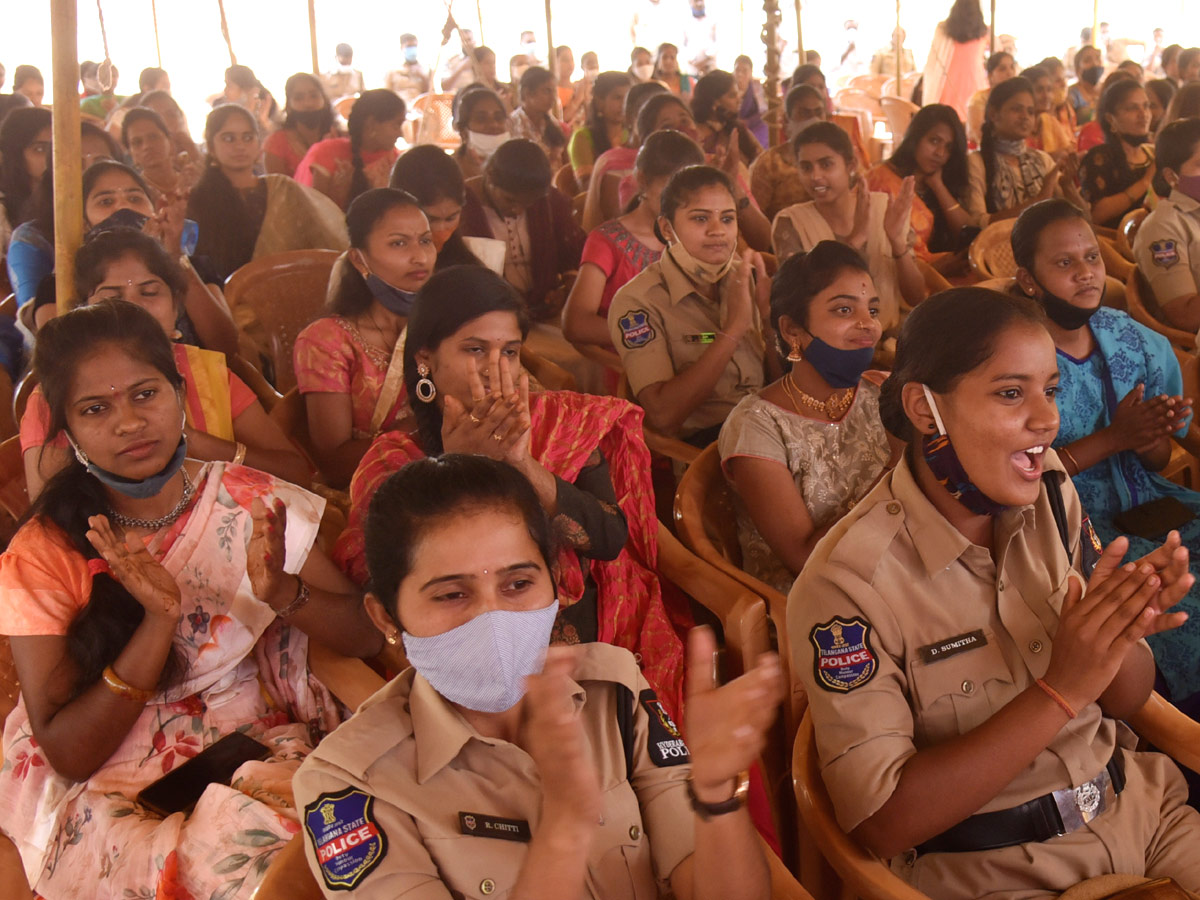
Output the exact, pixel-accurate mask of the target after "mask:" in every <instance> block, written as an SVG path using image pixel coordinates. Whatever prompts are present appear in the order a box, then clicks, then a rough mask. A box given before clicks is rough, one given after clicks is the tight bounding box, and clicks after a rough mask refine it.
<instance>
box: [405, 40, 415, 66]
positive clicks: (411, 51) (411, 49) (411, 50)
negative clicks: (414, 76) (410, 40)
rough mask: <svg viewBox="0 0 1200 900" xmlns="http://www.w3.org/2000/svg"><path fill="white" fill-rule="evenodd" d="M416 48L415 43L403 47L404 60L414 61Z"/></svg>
mask: <svg viewBox="0 0 1200 900" xmlns="http://www.w3.org/2000/svg"><path fill="white" fill-rule="evenodd" d="M417 49H418V48H417V46H416V45H415V44H414V45H410V46H408V47H405V48H404V61H405V62H410V63H415V62H416V61H417Z"/></svg>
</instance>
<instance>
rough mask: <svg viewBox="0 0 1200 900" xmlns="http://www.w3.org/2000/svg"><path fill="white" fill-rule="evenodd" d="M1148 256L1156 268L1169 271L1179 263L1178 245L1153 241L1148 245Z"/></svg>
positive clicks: (1171, 242)
mask: <svg viewBox="0 0 1200 900" xmlns="http://www.w3.org/2000/svg"><path fill="white" fill-rule="evenodd" d="M1150 254H1151V256H1152V258H1153V260H1154V264H1155V265H1156V266H1160V267H1162V268H1164V269H1169V268H1171V266H1173V265H1175V263H1177V262H1179V245H1178V244H1177V243H1176V242H1175V241H1170V240H1165V241H1154V242H1153V243H1152V244H1151V245H1150Z"/></svg>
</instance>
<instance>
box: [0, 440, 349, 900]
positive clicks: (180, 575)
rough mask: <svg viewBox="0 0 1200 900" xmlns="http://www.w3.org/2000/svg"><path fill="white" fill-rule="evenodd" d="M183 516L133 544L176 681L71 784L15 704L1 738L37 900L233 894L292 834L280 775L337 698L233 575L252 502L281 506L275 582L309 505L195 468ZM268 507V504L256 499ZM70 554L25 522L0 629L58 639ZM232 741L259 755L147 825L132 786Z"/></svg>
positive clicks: (300, 639)
mask: <svg viewBox="0 0 1200 900" xmlns="http://www.w3.org/2000/svg"><path fill="white" fill-rule="evenodd" d="M197 485H198V490H199V496H198V499H197V500H196V501H195V503H194V504H193V506H192V508H191V510H190V511H189V512H188V513H187V514H186V515H185V516H184V518H182V519H180V520H179V521H178V522H176V523H175V524H174V525H173V526H171V527H170V528H169V529H168V530H167V531H165V532H159V533H158V534H156V535H154V536H153V537H152V538H151V539H150V541H149V542H148V544H147V546H148V547H149V549H150V551H151V553H153V555H154V556H155V558H157V559H158V560H159V561H160V562H161V563H162V564H163V566H164V567H166V569H167V570H168V571H169V572H171V574H172V575H174V576H175V579H176V581H177V583H178V584H179V587H180V590H181V592H182V601H183V610H182V615H181V616H180V620H179V626H178V630H177V632H176V636H175V642H174V647H175V652H176V653H177V654H178V655H179V656H180V658H181V661H182V662H183V664H184V670H183V671H184V675H183V678H182V680H181V681H180V682H179V683H177V684H175V685H173V686H171V687H170V688H168V689H167V690H165V691H163V692H161V693H159V694H157V695H156V696H155V697H154V698H153V699H151V700H150V701H149V702H148V703H147V704H146V706H145V708H144V709H143V711H142V713H141V715H140V716H139V717H138V719H137V721H136V722H135V723H134V725H133V727H132V728H131V729H130V730H129V733H128V734H127V735H126V737H125V740H124V741H123V742H122V743H121V745H120V746H119V747H118V748H117V750H116V751H115V752H114V753H113V754H112V756H111V757H110V758H109V759H108V760H107V761H106V762H105V763H104V764H103V765H102V766H101V767H100V768H99V769H97V770H96V772H95V773H93V775H92V776H91V777H90V778H89V779H88V780H87V781H86V782H79V783H76V782H72V781H69V780H68V779H66V778H63V777H62V776H60V775H58V774H57V773H56V772H55V771H54V770H53V768H51V766H50V764H49V763H48V762H47V760H46V758H45V755H44V753H43V751H42V749H41V748H40V747H39V746H38V743H37V741H36V740H35V739H34V737H33V735H32V732H31V728H30V724H29V717H28V715H27V713H26V711H25V703H24V698H22V699H21V701H20V702H19V703H18V704H17V707H16V709H14V710H13V711H12V713H10V714H9V716H8V720H7V722H6V723H5V728H4V745H3V747H4V766H3V768H2V769H0V822H2V823H3V826H4V829H5V832H6V833H7V834H8V835H9V836H10V837H12V838H13V840H14V842H15V843H16V845H17V847H18V849H19V850H20V853H21V861H22V863H23V864H24V866H25V871H26V876H27V878H28V879H29V883H30V884H31V885H32V886H33V888H34V890H35V891H36V892H37V893H38V894H39V895H40V896H41V897H45V898H47V900H53V898H59V897H63V898H67V897H72V898H73V897H78V896H81V894H80V890H81V886H82V885H87V886H88V887H87V889H86V896H87V897H89V898H97V900H99V898H114V900H118V898H119V900H130V898H154V897H161V898H165V897H174V898H204V900H209V898H221V900H234V898H247V897H249V896H250V894H251V892H252V891H253V890H254V888H255V887H256V886H257V885H258V883H259V882H260V881H261V880H262V877H263V874H264V873H265V872H266V870H267V868H268V866H269V865H270V863H271V859H272V858H273V857H274V855H275V854H276V853H277V852H278V851H279V850H280V849H282V848H283V846H284V844H286V843H287V842H288V841H289V840H290V839H291V837H292V836H293V835H294V834H296V833H297V832H298V831H299V824H298V823H297V821H296V813H295V810H294V808H293V806H294V805H293V802H292V792H291V777H292V774H293V773H294V772H295V770H296V769H297V768H298V767H299V765H300V762H301V761H302V760H303V759H304V757H305V756H306V755H307V754H308V753H309V751H310V750H311V749H312V746H313V744H314V742H315V741H316V740H317V739H319V737H320V735H321V734H323V733H324V732H327V731H329V730H331V729H333V728H334V727H336V726H337V724H338V722H339V717H338V713H337V705H336V701H334V699H333V698H332V697H331V696H330V695H329V693H328V691H327V690H326V689H325V688H324V686H323V685H321V684H320V683H319V682H317V681H316V680H315V679H314V678H312V677H311V675H310V674H309V673H308V669H307V664H306V661H307V657H308V638H307V636H306V635H305V634H303V633H302V632H300V631H299V630H298V629H295V628H292V627H291V626H289V625H287V624H284V623H283V622H282V621H281V620H279V619H277V618H276V616H275V614H274V612H273V611H272V610H271V609H270V608H269V607H267V606H266V605H265V604H263V603H261V602H259V601H258V600H257V599H255V598H254V596H253V594H252V592H251V590H250V585H249V578H248V577H247V575H246V546H247V543H248V541H249V536H250V528H251V523H250V514H249V506H250V502H251V500H252V499H253V498H254V497H262V498H264V499H267V498H271V497H280V498H282V499H283V500H284V502H285V503H286V504H287V510H288V523H287V534H286V543H287V563H286V569H287V571H288V572H296V571H298V570H299V569H300V568H301V566H302V565H303V564H304V561H305V559H306V558H307V556H308V552H309V550H310V548H311V547H312V544H313V541H314V540H315V538H316V534H317V527H318V524H319V522H320V518H321V512H322V510H323V507H324V501H323V500H321V499H320V498H318V497H315V496H313V495H312V494H309V493H308V492H306V491H303V490H301V489H300V488H297V487H294V486H292V485H290V484H287V483H286V482H282V481H277V480H275V479H274V478H272V477H271V476H270V475H266V474H264V473H262V472H258V471H257V470H254V469H248V468H245V467H242V466H227V465H226V464H225V463H207V464H205V466H204V467H203V468H202V469H201V471H200V474H199V475H198V476H197ZM267 502H270V501H269V499H267ZM91 577H92V576H91V575H90V573H89V570H88V567H87V563H86V561H85V560H84V558H83V557H82V556H81V555H80V554H79V553H78V552H77V551H75V550H74V548H73V547H71V546H70V545H69V543H68V542H67V540H66V538H65V537H64V536H63V535H62V534H61V533H60V532H58V531H57V529H55V528H54V526H53V525H43V524H42V523H41V522H40V521H38V520H34V521H32V522H30V523H28V524H27V525H25V526H24V527H23V528H22V529H21V531H20V532H19V533H18V534H17V536H16V537H15V538H14V539H13V542H12V544H11V545H10V546H9V550H8V552H6V553H5V554H4V556H3V557H0V630H3V631H4V632H5V633H8V634H13V635H34V634H65V633H66V628H67V626H68V625H69V623H70V621H71V619H73V618H74V617H75V615H77V614H78V612H79V610H80V609H82V608H83V606H84V605H86V603H87V596H88V595H89V593H90V590H91ZM233 731H246V732H248V733H249V734H250V735H251V736H253V737H254V738H256V739H258V740H259V741H261V742H263V743H264V744H266V745H267V746H268V747H269V748H270V751H271V756H270V757H269V758H268V759H267V760H266V761H264V762H250V763H246V764H245V765H243V766H242V767H241V768H239V769H238V771H237V772H236V773H235V775H234V778H233V782H232V785H231V786H228V787H227V786H225V785H219V784H211V785H209V786H208V788H207V789H206V790H205V792H204V794H203V795H202V796H201V798H200V800H199V802H198V803H197V805H196V808H195V810H194V811H193V812H192V813H191V814H190V815H187V816H185V815H184V814H183V813H175V814H173V815H171V816H168V817H167V818H166V819H162V818H159V817H158V816H157V815H156V814H154V813H152V812H150V811H149V810H147V809H146V808H144V807H142V806H141V805H139V804H138V803H136V802H135V798H136V796H137V794H138V792H139V791H140V790H141V789H142V788H144V787H146V786H147V785H149V784H150V783H152V782H153V781H155V780H157V779H158V778H161V777H162V776H163V775H164V774H166V773H167V772H170V771H171V770H173V769H175V768H177V767H178V766H180V765H182V764H183V763H184V762H186V761H187V760H188V759H190V758H191V757H193V756H195V755H196V754H198V753H199V752H200V751H201V750H203V749H204V748H205V747H207V746H208V745H210V744H212V743H214V742H215V741H216V740H217V739H218V738H220V737H222V736H224V735H226V734H229V733H231V732H233Z"/></svg>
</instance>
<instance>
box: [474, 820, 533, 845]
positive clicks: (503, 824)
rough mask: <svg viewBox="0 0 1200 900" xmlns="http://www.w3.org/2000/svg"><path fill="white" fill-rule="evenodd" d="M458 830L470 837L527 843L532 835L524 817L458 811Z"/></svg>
mask: <svg viewBox="0 0 1200 900" xmlns="http://www.w3.org/2000/svg"><path fill="white" fill-rule="evenodd" d="M458 830H459V832H460V833H461V834H465V835H469V836H471V837H484V838H498V839H499V840H502V841H520V842H521V843H524V844H527V843H529V841H530V840H531V839H532V837H533V835H532V833H531V832H530V830H529V823H528V822H527V821H525V820H524V819H505V818H501V817H500V816H485V815H484V814H483V813H472V812H460V813H459V814H458Z"/></svg>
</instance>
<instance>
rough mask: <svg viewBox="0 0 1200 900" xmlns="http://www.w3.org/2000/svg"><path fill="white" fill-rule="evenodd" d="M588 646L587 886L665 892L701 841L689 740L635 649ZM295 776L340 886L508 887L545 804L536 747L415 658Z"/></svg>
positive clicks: (388, 893)
mask: <svg viewBox="0 0 1200 900" xmlns="http://www.w3.org/2000/svg"><path fill="white" fill-rule="evenodd" d="M581 650H582V655H581V661H580V663H579V666H578V667H577V670H576V673H575V679H576V690H575V702H576V704H577V705H578V708H579V709H580V714H581V716H582V718H583V721H584V727H585V730H586V733H587V735H588V739H589V741H590V743H591V746H592V752H593V756H594V761H595V764H596V766H597V768H598V771H599V773H600V780H601V791H602V792H603V815H602V820H601V822H600V823H599V824H598V826H597V828H596V833H595V836H594V838H593V841H592V845H591V850H590V852H589V855H588V865H587V876H586V894H585V896H588V897H593V898H604V900H608V898H631V900H650V898H657V897H658V891H659V887H660V886H661V885H665V884H666V883H667V879H668V878H669V876H670V874H671V872H672V871H673V870H674V869H675V867H676V866H677V865H678V864H679V863H680V862H682V861H683V860H684V859H685V858H687V857H688V856H690V855H691V853H692V848H693V822H694V813H693V812H692V809H691V805H690V803H689V801H688V798H687V791H686V784H685V780H686V778H687V776H688V774H689V772H690V765H688V763H689V761H690V758H689V756H688V752H687V747H686V745H685V744H684V743H683V741H682V739H681V738H680V736H679V733H678V730H677V729H676V727H675V724H674V723H673V722H672V721H671V719H670V717H669V716H668V715H667V714H666V712H665V711H664V710H663V708H662V706H661V705H660V704H659V703H658V701H657V699H656V698H655V696H654V692H653V691H652V690H650V688H649V687H648V685H647V684H646V681H645V679H644V678H643V677H642V675H641V672H640V670H639V669H638V666H637V662H636V660H635V659H634V657H633V655H632V654H630V653H629V652H628V651H626V650H623V649H621V648H618V647H614V646H612V645H609V644H600V643H596V644H588V645H585V646H584V647H582V648H581ZM622 718H624V722H622ZM625 734H628V735H629V738H628V740H627V739H626V738H625V737H624V736H623V735H625ZM627 748H628V753H629V755H628V757H627ZM293 786H294V789H295V795H296V802H297V806H298V807H299V808H300V810H301V814H300V819H301V826H302V830H303V832H304V835H305V853H306V856H307V857H308V862H309V866H310V868H311V869H312V871H313V873H314V874H315V876H316V879H317V881H318V883H320V884H321V885H322V887H323V889H324V891H325V895H326V896H327V897H331V898H333V897H342V896H345V892H346V891H347V890H353V891H354V896H355V897H361V898H366V900H373V898H380V900H382V898H387V900H393V898H397V897H405V898H423V900H424V898H430V900H433V898H438V900H445V898H450V897H454V898H489V900H495V898H502V897H507V896H508V895H509V892H510V891H511V890H512V888H513V886H514V884H515V883H516V880H517V876H518V874H519V873H520V870H521V865H522V863H523V862H524V860H525V856H526V852H527V848H528V844H529V841H530V839H531V837H532V835H533V834H535V833H536V832H537V830H538V823H539V818H540V814H541V805H542V796H541V782H540V778H539V776H538V772H537V766H536V765H535V763H534V761H533V759H532V758H531V757H530V756H529V755H528V754H527V753H525V751H524V750H522V749H521V748H519V747H517V746H516V745H514V744H510V743H508V742H506V741H502V740H498V739H493V738H485V737H481V736H480V735H479V734H478V733H477V732H475V731H474V730H473V729H472V728H471V727H470V726H469V725H468V724H467V723H466V721H465V720H464V719H463V718H462V717H461V715H459V713H458V712H457V711H456V710H455V709H454V707H453V706H452V705H451V704H450V703H449V702H448V701H446V700H445V699H444V698H443V697H441V696H440V695H439V694H438V693H437V692H436V691H435V690H434V689H433V688H432V687H431V686H430V684H429V682H427V681H426V680H425V679H424V678H422V677H421V676H420V675H417V674H416V672H415V670H413V669H411V668H410V669H408V670H406V671H405V672H404V673H402V674H401V675H399V676H398V677H396V678H395V679H393V680H392V681H391V682H389V683H388V684H387V685H386V686H385V687H384V688H382V689H381V690H379V691H378V692H377V693H376V694H375V695H374V696H372V697H371V698H370V699H368V700H367V701H366V702H365V703H364V704H363V705H362V707H361V708H360V709H359V711H358V712H357V713H356V714H355V715H354V716H353V717H352V718H351V719H350V720H349V721H347V722H346V723H345V724H343V725H342V726H341V727H340V728H338V729H337V730H336V731H335V732H334V733H333V734H331V735H330V736H329V737H327V738H326V739H325V740H324V741H322V742H321V743H320V745H318V747H317V749H316V750H314V751H313V753H312V754H311V755H310V756H309V757H308V759H307V760H306V761H305V762H304V764H303V766H301V768H300V770H299V771H298V772H297V773H296V776H295V779H294V782H293Z"/></svg>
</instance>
